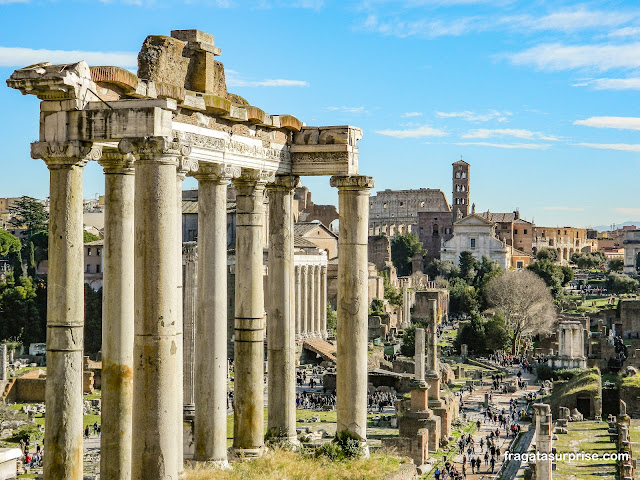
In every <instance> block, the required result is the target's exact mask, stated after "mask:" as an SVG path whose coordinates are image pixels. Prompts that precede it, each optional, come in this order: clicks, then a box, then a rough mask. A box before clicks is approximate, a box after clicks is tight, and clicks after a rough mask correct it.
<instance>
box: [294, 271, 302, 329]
mask: <svg viewBox="0 0 640 480" xmlns="http://www.w3.org/2000/svg"><path fill="white" fill-rule="evenodd" d="M301 268H302V267H300V265H296V267H295V283H296V284H295V300H296V339H297V340H299V339H300V338H301V337H302V298H301V297H302V285H301V278H300V277H301V275H302V273H301Z"/></svg>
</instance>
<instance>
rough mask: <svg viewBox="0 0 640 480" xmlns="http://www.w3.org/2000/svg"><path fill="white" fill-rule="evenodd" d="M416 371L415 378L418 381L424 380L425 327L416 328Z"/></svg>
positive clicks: (422, 381)
mask: <svg viewBox="0 0 640 480" xmlns="http://www.w3.org/2000/svg"><path fill="white" fill-rule="evenodd" d="M415 340H416V344H415V372H414V378H415V380H416V382H418V383H425V382H424V350H425V346H426V345H425V334H424V328H416V336H415Z"/></svg>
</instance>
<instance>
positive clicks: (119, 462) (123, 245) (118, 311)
mask: <svg viewBox="0 0 640 480" xmlns="http://www.w3.org/2000/svg"><path fill="white" fill-rule="evenodd" d="M133 161H134V158H133V155H131V154H128V155H123V154H121V153H120V152H117V151H109V152H104V154H103V156H102V159H101V160H100V164H101V165H102V166H103V167H104V173H105V222H104V224H105V228H104V231H105V237H104V260H103V261H104V267H105V268H104V274H103V282H104V283H103V292H104V293H103V297H104V301H103V312H102V331H103V333H102V405H101V406H102V408H101V411H102V418H101V420H102V421H101V423H102V431H101V435H100V472H101V474H102V475H103V476H104V477H105V478H113V479H122V480H128V479H130V478H131V435H132V432H131V426H132V419H133V411H132V407H133V404H132V396H133V335H134V326H133V323H134V298H133V284H134V271H133V265H134V224H133V217H134V205H133V199H134V186H135V185H134V183H135V176H134V169H133Z"/></svg>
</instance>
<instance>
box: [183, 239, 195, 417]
mask: <svg viewBox="0 0 640 480" xmlns="http://www.w3.org/2000/svg"><path fill="white" fill-rule="evenodd" d="M197 259H198V247H197V245H196V243H195V242H188V243H184V244H183V246H182V261H183V266H182V271H183V292H182V310H183V318H182V323H183V325H182V329H183V342H184V343H183V345H184V370H183V374H182V375H183V388H184V396H183V403H184V406H185V409H187V408H188V409H189V410H191V411H195V410H194V409H195V365H196V356H195V350H196V335H197V329H196V316H197V307H196V297H197V292H198V288H197V281H198V273H197V268H196V264H197Z"/></svg>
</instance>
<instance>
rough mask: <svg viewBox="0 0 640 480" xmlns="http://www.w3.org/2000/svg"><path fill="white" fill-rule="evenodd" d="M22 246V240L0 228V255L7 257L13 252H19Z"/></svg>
mask: <svg viewBox="0 0 640 480" xmlns="http://www.w3.org/2000/svg"><path fill="white" fill-rule="evenodd" d="M21 248H22V245H20V240H18V238H17V237H14V236H13V235H11V234H10V233H9V232H7V231H6V230H2V229H0V257H7V256H9V255H10V254H12V253H16V252H19V251H20V249H21Z"/></svg>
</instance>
